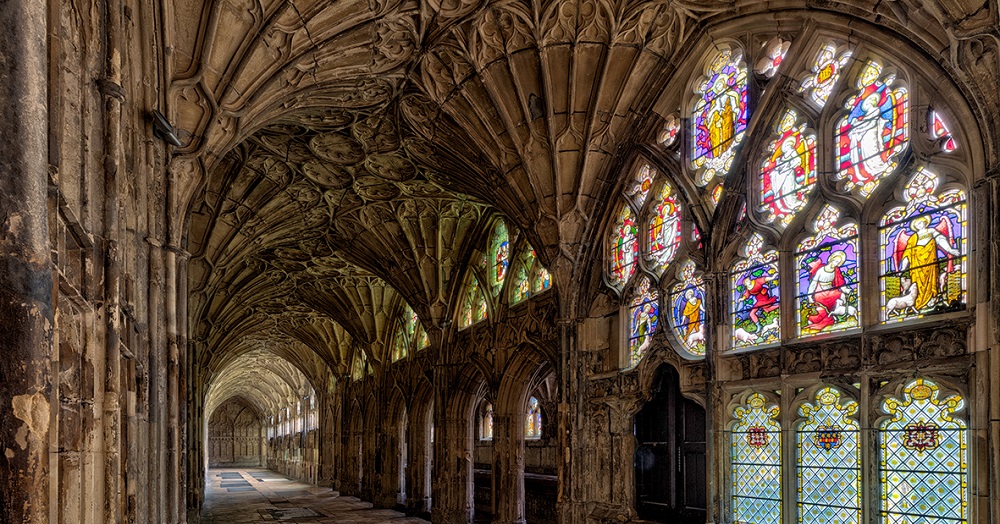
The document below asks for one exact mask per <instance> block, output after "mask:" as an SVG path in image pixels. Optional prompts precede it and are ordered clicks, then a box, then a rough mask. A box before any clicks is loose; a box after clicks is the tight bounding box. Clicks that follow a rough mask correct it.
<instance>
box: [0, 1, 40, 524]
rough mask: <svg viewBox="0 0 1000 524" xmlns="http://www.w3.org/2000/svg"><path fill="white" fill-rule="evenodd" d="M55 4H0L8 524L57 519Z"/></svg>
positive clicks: (2, 478) (0, 285)
mask: <svg viewBox="0 0 1000 524" xmlns="http://www.w3.org/2000/svg"><path fill="white" fill-rule="evenodd" d="M46 9H47V6H46V3H45V2H23V1H22V2H2V3H0V49H2V51H0V115H3V117H2V118H0V136H3V137H5V138H6V140H4V146H3V147H2V148H0V180H2V181H3V182H2V183H0V355H2V358H0V448H2V449H0V493H2V494H3V495H2V496H0V522H10V523H22V522H30V523H43V522H48V520H49V422H50V420H51V409H50V398H49V397H50V394H51V375H50V367H51V358H52V321H53V313H52V307H53V282H52V270H51V268H50V260H49V243H48V240H49V239H48V224H47V216H48V212H47V201H46V195H47V184H48V128H47V125H48V110H47V103H46V102H47V89H46V81H47V77H46V70H47V54H48V49H47V47H46V28H47V26H48V21H47V19H46Z"/></svg>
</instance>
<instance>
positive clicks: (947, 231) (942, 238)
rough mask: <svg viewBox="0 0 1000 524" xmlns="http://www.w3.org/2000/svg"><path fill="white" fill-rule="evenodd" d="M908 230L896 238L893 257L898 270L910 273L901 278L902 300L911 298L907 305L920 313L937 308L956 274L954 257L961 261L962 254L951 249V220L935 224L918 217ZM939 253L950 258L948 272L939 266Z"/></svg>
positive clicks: (948, 259) (953, 248)
mask: <svg viewBox="0 0 1000 524" xmlns="http://www.w3.org/2000/svg"><path fill="white" fill-rule="evenodd" d="M909 229H910V231H909V232H907V231H906V230H905V229H901V230H900V232H899V234H898V235H897V236H896V239H895V246H894V257H893V258H894V262H895V263H896V266H897V268H898V269H897V270H898V271H900V272H903V271H907V270H908V272H909V278H906V279H901V283H902V285H905V286H906V288H905V289H900V292H901V293H902V294H901V298H903V297H910V296H912V297H913V303H912V304H907V306H910V307H913V308H914V309H916V310H917V311H921V310H923V309H925V308H928V307H933V306H934V305H935V302H936V301H937V299H938V295H939V294H940V291H941V290H943V289H945V288H946V284H947V281H946V279H947V277H948V274H949V273H951V272H953V271H954V264H955V261H954V260H953V259H952V258H951V257H956V258H958V257H960V256H961V253H960V252H959V250H958V249H956V248H955V247H953V246H952V244H953V241H952V237H953V235H952V231H951V222H950V221H949V220H940V221H938V223H937V224H933V225H932V224H931V219H930V218H928V217H927V216H926V215H924V216H918V217H917V218H914V219H913V220H912V221H911V222H910V228H909ZM938 251H941V252H943V253H944V254H945V257H946V258H947V270H946V271H945V272H941V268H940V267H939V262H941V257H939V255H938ZM949 255H950V256H949ZM911 286H912V287H911ZM911 294H912V295H911ZM887 309H890V308H887ZM893 309H894V308H893ZM888 313H892V310H891V309H890V310H889V311H887V314H888Z"/></svg>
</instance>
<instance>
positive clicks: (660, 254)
mask: <svg viewBox="0 0 1000 524" xmlns="http://www.w3.org/2000/svg"><path fill="white" fill-rule="evenodd" d="M654 203H655V207H654V208H653V217H652V218H651V219H650V220H649V227H648V232H649V251H648V254H647V258H648V259H649V260H650V261H651V262H652V263H653V266H654V267H655V268H656V269H657V271H659V272H662V271H663V270H664V269H666V268H667V266H668V265H669V264H670V262H672V261H673V260H674V255H676V254H677V248H678V246H680V244H681V208H680V203H679V202H678V201H677V197H676V195H674V190H673V187H671V185H670V183H669V182H664V183H663V187H662V188H660V192H659V195H657V198H656V200H654Z"/></svg>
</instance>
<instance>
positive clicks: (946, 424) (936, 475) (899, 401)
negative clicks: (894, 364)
mask: <svg viewBox="0 0 1000 524" xmlns="http://www.w3.org/2000/svg"><path fill="white" fill-rule="evenodd" d="M964 408H965V399H963V398H962V396H961V395H957V394H956V395H951V396H948V397H946V398H941V391H940V388H939V387H938V385H937V384H936V383H934V382H932V381H930V380H927V379H923V378H918V379H916V380H914V381H912V382H910V383H909V384H907V385H906V387H904V388H903V392H902V395H901V396H900V397H899V398H895V397H890V398H887V399H886V400H885V401H884V402H883V403H882V411H883V412H884V413H885V414H886V415H889V416H890V417H891V418H889V419H887V420H885V421H883V422H882V424H881V426H880V427H879V462H880V468H879V469H880V471H879V474H880V480H881V485H882V490H881V491H882V492H881V498H882V504H881V515H882V519H883V522H885V523H886V524H904V523H911V522H928V523H931V522H933V523H942V524H943V523H949V522H950V523H956V524H957V523H964V522H966V520H967V519H968V487H967V482H968V480H967V476H966V475H967V468H968V464H967V462H966V461H967V454H968V442H967V440H966V439H967V438H968V436H967V434H966V425H965V421H964V420H963V417H962V416H961V415H959V413H960V412H961V411H962V410H963V409H964Z"/></svg>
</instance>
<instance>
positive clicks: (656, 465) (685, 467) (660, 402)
mask: <svg viewBox="0 0 1000 524" xmlns="http://www.w3.org/2000/svg"><path fill="white" fill-rule="evenodd" d="M658 373H659V377H658V378H657V379H656V382H655V383H654V385H653V390H652V395H653V398H652V399H650V400H649V402H647V403H646V404H645V405H644V406H643V408H642V409H641V410H640V411H639V413H637V414H636V416H635V438H636V452H635V491H636V493H635V494H636V497H635V498H636V510H637V511H638V512H639V515H640V516H641V517H642V518H644V519H648V520H656V521H661V522H672V523H680V524H683V523H688V522H690V523H698V522H705V516H706V480H707V479H706V470H705V435H706V428H705V410H704V409H702V407H701V406H699V405H698V404H696V403H694V402H693V401H691V400H688V399H686V398H684V397H682V396H681V394H680V387H679V385H678V378H677V372H676V371H675V370H674V369H673V368H672V367H670V366H667V365H664V366H662V367H661V368H660V370H659V372H658Z"/></svg>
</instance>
